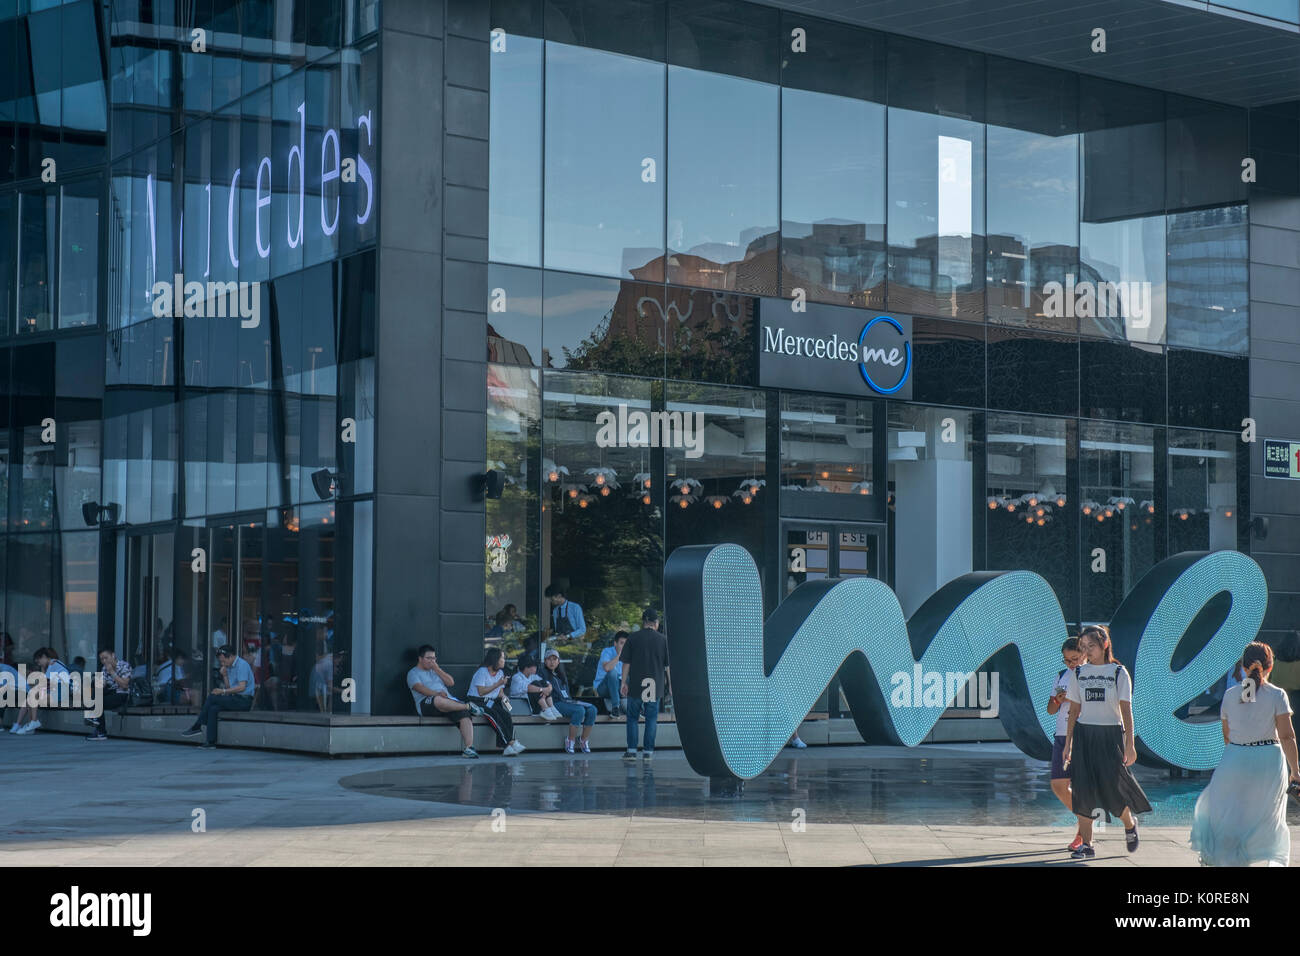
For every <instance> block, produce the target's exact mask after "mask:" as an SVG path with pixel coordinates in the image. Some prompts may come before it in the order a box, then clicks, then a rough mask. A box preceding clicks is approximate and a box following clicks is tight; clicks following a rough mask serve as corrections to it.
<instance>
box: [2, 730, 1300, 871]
mask: <svg viewBox="0 0 1300 956" xmlns="http://www.w3.org/2000/svg"><path fill="white" fill-rule="evenodd" d="M1144 774H1145V775H1144V776H1143V785H1144V786H1145V787H1147V790H1148V794H1149V795H1150V796H1151V798H1152V803H1153V805H1154V806H1155V808H1156V809H1155V812H1154V813H1153V814H1152V815H1151V816H1150V817H1148V818H1147V819H1148V820H1149V825H1144V826H1143V828H1142V846H1141V848H1140V850H1139V852H1138V853H1137V854H1134V855H1129V854H1128V853H1126V852H1125V851H1124V848H1123V831H1122V828H1120V827H1119V826H1118V824H1117V823H1116V824H1112V825H1110V826H1108V827H1106V829H1105V830H1103V831H1101V832H1100V833H1099V837H1098V841H1097V845H1098V857H1097V859H1096V860H1095V861H1091V862H1090V863H1088V864H1086V865H1089V866H1125V867H1128V866H1162V865H1179V866H1195V865H1196V857H1195V854H1194V853H1193V852H1192V851H1191V850H1190V849H1189V848H1188V846H1187V835H1188V826H1187V817H1188V814H1189V813H1190V807H1191V806H1192V805H1193V804H1194V801H1195V794H1196V793H1198V792H1199V790H1200V789H1201V788H1202V787H1203V786H1204V784H1205V778H1199V779H1190V780H1176V781H1169V780H1168V779H1167V777H1165V776H1164V775H1161V774H1158V773H1156V772H1152V771H1145V772H1144ZM1046 788H1047V779H1046V769H1045V767H1044V766H1043V765H1041V764H1038V763H1037V762H1034V761H1029V760H1027V759H1025V758H1024V757H1023V756H1022V755H1020V754H1019V752H1018V751H1016V750H1015V749H1014V747H1012V746H1010V745H1001V744H996V745H989V744H979V745H976V744H972V745H948V746H926V747H920V748H915V749H911V750H904V749H902V748H892V747H865V746H860V747H821V748H811V749H809V750H807V751H803V752H800V753H796V752H795V751H787V752H786V754H785V755H784V756H783V757H782V758H780V759H779V760H778V762H777V763H776V764H775V765H774V766H773V768H772V769H771V770H769V771H768V772H767V773H766V774H764V775H763V776H762V777H760V778H758V779H757V780H754V781H750V782H749V784H748V785H747V786H746V787H745V789H744V792H743V793H742V794H740V795H734V794H733V795H727V796H723V795H721V794H720V793H717V792H713V793H711V792H710V784H709V781H707V780H705V779H702V778H700V777H697V776H695V775H694V774H693V773H692V772H691V771H690V768H689V767H688V766H687V764H686V761H685V759H684V757H683V756H682V754H681V752H680V751H666V752H661V753H659V754H658V755H656V758H655V760H654V762H653V764H646V763H644V762H642V761H638V762H637V763H636V764H633V765H631V766H628V765H626V764H625V763H624V762H623V761H622V760H621V758H620V755H619V754H617V753H613V754H611V753H603V754H593V755H591V756H589V757H570V756H567V755H564V754H557V753H534V752H531V751H530V752H529V753H527V754H525V755H524V756H523V757H522V758H515V759H508V758H502V757H495V756H485V757H483V758H482V759H480V760H478V761H462V760H460V759H459V758H452V757H395V758H382V759H351V760H328V759H324V758H319V757H307V756H299V755H293V754H284V753H270V752H264V751H254V750H236V749H221V750H217V751H203V750H199V749H197V748H194V747H188V746H175V745H169V744H163V743H153V742H144V741H131V740H111V741H108V742H107V743H90V742H86V741H84V740H82V739H81V738H80V737H77V736H72V735H67V734H45V733H40V734H36V735H34V736H30V737H21V738H15V737H13V736H11V735H9V734H3V735H0V793H3V794H4V799H3V801H0V865H7V866H25V865H27V866H30V865H76V866H96V865H139V866H154V865H167V866H203V865H246V866H261V865H274V866H340V865H342V866H352V865H356V866H367V865H401V866H420V865H448V864H453V865H455V864H465V865H477V864H480V863H481V862H482V860H483V859H484V854H491V855H492V857H493V859H495V860H498V861H500V862H503V863H506V864H509V865H518V866H525V865H528V863H529V862H530V861H536V860H537V859H538V853H539V852H541V853H542V858H544V859H546V860H547V861H548V862H550V863H552V864H554V863H557V862H559V863H572V864H575V865H586V866H611V865H615V866H623V865H629V866H640V865H671V866H710V865H745V866H789V865H793V866H804V865H807V866H813V865H818V866H825V865H831V866H838V865H855V864H882V865H891V864H892V865H939V864H950V865H972V866H973V865H985V866H1012V865H1025V864H1039V865H1052V866H1079V865H1085V864H1079V863H1076V862H1073V861H1070V860H1069V859H1068V856H1067V854H1066V853H1065V852H1064V851H1063V849H1062V848H1063V846H1064V844H1065V843H1066V842H1068V840H1069V838H1070V836H1071V835H1072V833H1071V830H1070V818H1069V816H1068V815H1067V814H1066V813H1065V811H1064V809H1063V808H1062V807H1060V805H1059V804H1053V802H1052V801H1053V798H1051V795H1050V793H1048V792H1046ZM197 820H201V821H202V823H203V824H204V827H205V831H204V832H195V831H194V826H195V821H197ZM1292 822H1293V827H1292V830H1293V833H1295V835H1296V836H1297V837H1300V831H1297V827H1296V826H1295V825H1294V824H1300V819H1297V818H1294V817H1293V820H1292ZM1293 852H1294V851H1293Z"/></svg>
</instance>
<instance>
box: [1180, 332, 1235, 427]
mask: <svg viewBox="0 0 1300 956" xmlns="http://www.w3.org/2000/svg"><path fill="white" fill-rule="evenodd" d="M1248 374H1249V367H1248V363H1247V360H1246V359H1244V358H1234V357H1231V356H1227V355H1214V354H1212V353H1210V352H1192V351H1187V350H1184V349H1170V350H1169V424H1170V425H1185V426H1188V427H1192V428H1218V429H1224V430H1238V431H1239V430H1240V429H1241V427H1242V425H1241V420H1242V419H1243V418H1245V417H1246V415H1247V414H1249V412H1248V410H1247V409H1248V400H1247V391H1246V389H1247V384H1248V383H1247V376H1248Z"/></svg>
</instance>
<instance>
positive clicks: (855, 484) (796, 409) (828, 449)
mask: <svg viewBox="0 0 1300 956" xmlns="http://www.w3.org/2000/svg"><path fill="white" fill-rule="evenodd" d="M873 415H874V406H873V404H872V403H871V402H861V401H854V400H853V399H846V398H829V397H825V396H820V395H816V396H814V395H797V394H792V393H789V392H785V393H782V395H781V491H782V492H783V493H784V492H797V493H800V495H802V494H805V493H809V492H811V493H818V492H821V493H826V494H835V495H857V496H859V497H863V498H865V497H876V496H878V494H879V489H878V488H877V487H876V483H875V475H874V473H873V465H874V450H875V443H874V441H873V431H872V429H873ZM783 507H784V505H783Z"/></svg>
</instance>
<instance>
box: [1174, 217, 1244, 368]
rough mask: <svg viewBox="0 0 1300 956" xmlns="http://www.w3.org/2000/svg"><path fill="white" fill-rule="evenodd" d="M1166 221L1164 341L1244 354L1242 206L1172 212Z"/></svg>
mask: <svg viewBox="0 0 1300 956" xmlns="http://www.w3.org/2000/svg"><path fill="white" fill-rule="evenodd" d="M1166 221H1167V223H1168V227H1169V231H1168V240H1167V241H1168V251H1169V258H1168V299H1169V317H1168V318H1169V344H1170V345H1182V346H1186V347H1187V348H1194V349H1209V350H1212V351H1215V352H1233V353H1239V354H1244V353H1245V352H1246V351H1247V350H1248V349H1249V347H1250V255H1249V244H1250V243H1249V239H1250V229H1249V224H1248V218H1247V208H1246V205H1245V204H1244V203H1243V204H1239V205H1230V206H1215V207H1212V208H1209V209H1196V210H1191V211H1188V212H1172V213H1170V214H1169V215H1168V217H1166Z"/></svg>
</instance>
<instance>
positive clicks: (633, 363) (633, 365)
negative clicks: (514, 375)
mask: <svg viewBox="0 0 1300 956" xmlns="http://www.w3.org/2000/svg"><path fill="white" fill-rule="evenodd" d="M543 292H544V295H545V298H544V300H543V305H542V333H543V335H542V366H543V367H544V368H569V369H575V370H578V369H582V370H591V371H595V370H600V371H609V372H619V373H623V374H629V375H653V376H656V377H657V376H659V375H662V374H663V367H664V366H663V361H664V360H663V344H662V341H661V336H660V332H661V331H662V324H663V323H662V320H661V316H662V315H663V308H662V301H663V286H661V285H657V284H655V283H650V282H642V281H635V280H631V279H623V280H619V279H602V278H598V277H596V276H580V275H573V274H571V273H567V272H547V273H546V274H545V276H544V278H543ZM493 314H494V313H492V312H491V311H489V313H488V315H489V318H490V317H491V316H492V315H493Z"/></svg>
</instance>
